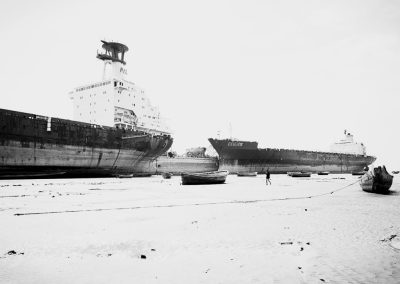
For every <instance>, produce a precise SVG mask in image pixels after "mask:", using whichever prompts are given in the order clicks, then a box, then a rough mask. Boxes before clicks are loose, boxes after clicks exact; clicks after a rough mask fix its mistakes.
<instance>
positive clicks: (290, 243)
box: [281, 242, 293, 245]
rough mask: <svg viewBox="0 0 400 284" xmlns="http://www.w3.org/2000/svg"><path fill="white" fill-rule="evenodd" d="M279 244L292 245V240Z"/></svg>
mask: <svg viewBox="0 0 400 284" xmlns="http://www.w3.org/2000/svg"><path fill="white" fill-rule="evenodd" d="M281 245H293V242H281Z"/></svg>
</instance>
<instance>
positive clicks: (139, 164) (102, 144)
mask: <svg viewBox="0 0 400 284" xmlns="http://www.w3.org/2000/svg"><path fill="white" fill-rule="evenodd" d="M172 141H173V140H172V138H171V137H170V136H169V135H150V134H148V133H145V132H143V131H141V132H139V131H124V130H121V129H115V128H112V127H105V126H100V125H92V124H87V123H82V122H77V121H71V120H64V119H57V118H51V119H49V118H48V117H43V116H38V115H34V114H29V113H21V112H15V111H9V110H2V109H0V178H13V177H14V178H23V177H35V176H36V177H41V176H43V177H46V176H60V177H75V176H115V174H125V173H126V174H129V173H143V172H151V171H155V168H154V160H155V159H156V158H157V157H158V156H160V155H162V154H164V153H165V152H166V151H167V150H168V149H169V148H170V147H171V145H172Z"/></svg>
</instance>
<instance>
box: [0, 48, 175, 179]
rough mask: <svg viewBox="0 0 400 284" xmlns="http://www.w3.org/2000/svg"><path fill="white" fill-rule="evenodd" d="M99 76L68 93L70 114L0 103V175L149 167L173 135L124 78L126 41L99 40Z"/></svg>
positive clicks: (56, 174)
mask: <svg viewBox="0 0 400 284" xmlns="http://www.w3.org/2000/svg"><path fill="white" fill-rule="evenodd" d="M102 48H103V52H102V53H98V54H97V58H98V59H100V60H101V61H103V63H104V71H103V80H102V81H99V82H96V83H93V84H87V85H84V86H80V87H77V88H75V89H74V90H72V91H71V92H70V93H69V96H70V98H71V100H72V102H73V109H74V120H67V119H61V118H55V117H47V116H42V115H38V114H32V113H24V112H18V111H12V110H6V109H0V178H3V179H9V178H34V177H43V178H46V177H81V176H82V177H92V176H113V175H118V174H134V175H135V174H137V175H140V174H142V173H148V172H154V171H155V168H154V164H155V163H154V161H155V159H156V158H157V157H159V156H161V155H163V154H164V153H165V152H166V151H168V149H169V148H170V147H171V145H172V142H173V138H172V136H171V133H170V131H169V128H168V127H167V126H166V125H165V124H164V122H163V119H162V117H161V116H160V112H159V110H158V109H157V108H156V107H153V106H152V105H151V103H150V101H149V99H148V97H147V96H146V94H145V92H144V90H143V89H141V88H140V87H138V86H137V85H136V84H134V83H132V82H130V81H128V80H127V79H126V78H125V76H126V75H127V68H126V66H125V65H126V62H125V60H124V55H125V52H127V51H128V47H127V46H126V45H124V44H121V43H117V42H107V41H102Z"/></svg>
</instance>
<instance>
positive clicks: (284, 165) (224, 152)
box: [209, 138, 376, 173]
mask: <svg viewBox="0 0 400 284" xmlns="http://www.w3.org/2000/svg"><path fill="white" fill-rule="evenodd" d="M209 141H210V143H211V145H212V146H213V147H214V149H215V150H216V151H217V153H218V155H219V170H227V171H229V172H230V173H238V172H243V171H254V172H258V173H264V172H265V171H266V170H267V169H269V171H270V172H271V173H287V172H297V171H299V172H315V173H316V172H330V173H351V172H354V171H362V170H363V169H364V167H366V166H368V165H370V164H372V163H373V162H374V161H375V160H376V158H375V157H372V156H364V155H353V154H341V153H331V152H314V151H301V150H289V149H272V148H265V149H260V148H258V143H257V142H248V141H233V140H230V139H224V140H219V139H212V138H210V139H209Z"/></svg>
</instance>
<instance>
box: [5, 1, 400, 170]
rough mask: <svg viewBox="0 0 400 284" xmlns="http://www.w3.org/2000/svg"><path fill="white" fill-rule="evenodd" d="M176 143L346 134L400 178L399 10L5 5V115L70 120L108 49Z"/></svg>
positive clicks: (333, 5) (333, 4) (312, 141)
mask: <svg viewBox="0 0 400 284" xmlns="http://www.w3.org/2000/svg"><path fill="white" fill-rule="evenodd" d="M102 39H106V40H112V41H118V42H121V43H124V44H126V45H127V46H128V47H129V49H130V50H129V52H128V53H127V54H126V57H125V58H126V61H127V67H128V78H129V80H130V81H133V82H135V83H136V84H137V85H139V86H141V87H142V88H143V89H145V90H146V92H147V95H148V96H149V97H150V99H151V102H152V104H154V105H157V106H159V108H160V111H161V113H162V115H163V116H164V117H166V118H167V122H168V124H169V126H170V127H171V128H172V129H173V131H174V138H175V141H174V146H173V149H175V150H177V151H178V152H183V151H184V149H186V148H190V147H195V146H208V145H209V144H208V141H207V138H209V137H216V136H217V132H218V131H219V130H220V131H221V136H222V137H224V136H230V132H229V124H230V125H231V126H232V136H234V137H236V138H239V139H243V140H256V141H258V142H259V144H260V146H263V147H273V148H295V149H309V150H328V149H329V145H330V144H331V143H332V142H334V141H335V140H337V139H339V138H341V136H342V134H343V131H344V130H345V129H347V130H348V131H349V132H351V133H353V134H354V135H355V139H356V140H357V141H359V142H364V144H365V145H366V146H367V152H368V154H371V155H375V156H377V157H378V161H377V164H379V165H381V164H385V165H387V166H388V167H390V168H389V170H392V169H394V168H397V169H400V151H399V147H400V112H399V108H400V107H399V103H400V99H399V95H400V80H399V78H400V2H399V1H383V0H379V1H378V0H377V1H366V0H362V1H349V0H346V1H321V0H318V1H297V0H292V1H261V0H260V1H252V0H247V1H217V0H213V1H208V0H202V1H188V0H182V1H177V0H169V1H151V0H147V1H118V0H113V1H72V0H69V1H54V0H53V1H50V0H49V1H44V0H43V1H28V0H27V1H18V0H12V1H8V0H6V1H5V0H1V2H0V41H1V45H0V51H1V55H2V58H1V64H0V99H1V100H0V108H6V109H13V110H19V111H26V112H31V113H37V114H43V115H50V116H56V117H61V118H68V119H72V118H73V117H72V104H71V101H70V100H69V98H68V92H69V91H70V90H72V89H73V88H74V87H76V86H79V85H83V84H86V83H91V82H96V81H100V80H101V75H102V67H103V66H102V62H101V61H100V60H98V59H96V51H97V50H100V49H101V43H100V40H102Z"/></svg>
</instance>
